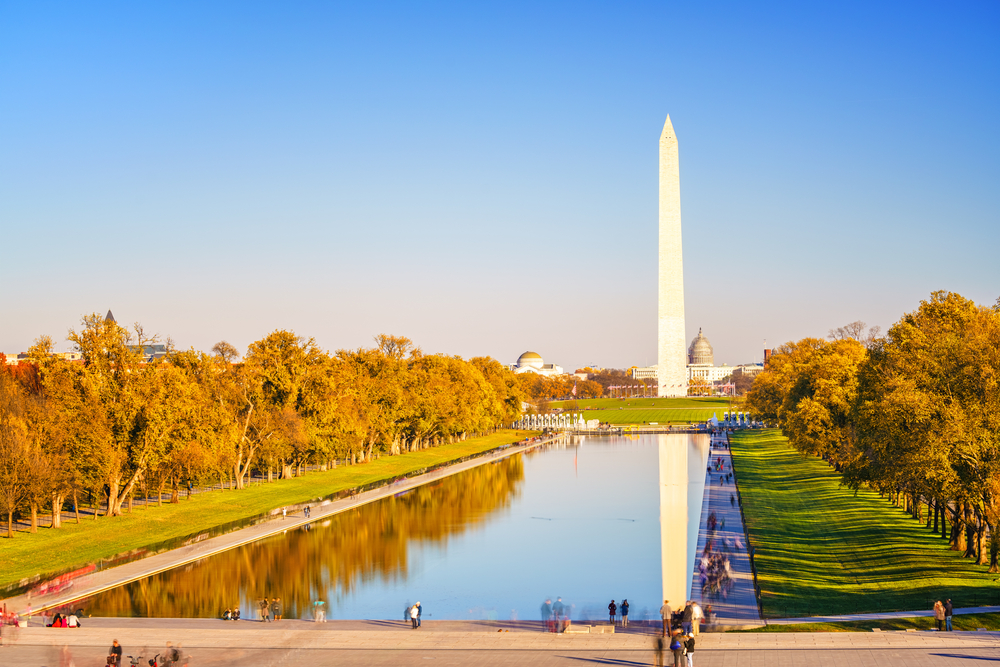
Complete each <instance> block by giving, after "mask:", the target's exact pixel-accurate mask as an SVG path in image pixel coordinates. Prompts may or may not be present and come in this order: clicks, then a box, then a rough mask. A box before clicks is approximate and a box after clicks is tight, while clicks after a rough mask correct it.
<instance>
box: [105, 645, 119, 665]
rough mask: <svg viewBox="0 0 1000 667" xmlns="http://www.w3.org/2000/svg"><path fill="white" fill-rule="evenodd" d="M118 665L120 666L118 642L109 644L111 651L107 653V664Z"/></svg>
mask: <svg viewBox="0 0 1000 667" xmlns="http://www.w3.org/2000/svg"><path fill="white" fill-rule="evenodd" d="M112 661H114V663H113V664H115V665H120V664H122V646H121V644H119V643H118V640H117V639H116V640H114V641H113V642H111V650H110V651H108V664H109V665H110V664H112Z"/></svg>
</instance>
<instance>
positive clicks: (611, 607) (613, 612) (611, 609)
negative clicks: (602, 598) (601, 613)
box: [608, 600, 618, 625]
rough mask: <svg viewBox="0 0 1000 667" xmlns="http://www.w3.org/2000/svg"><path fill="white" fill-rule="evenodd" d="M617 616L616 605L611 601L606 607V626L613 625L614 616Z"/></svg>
mask: <svg viewBox="0 0 1000 667" xmlns="http://www.w3.org/2000/svg"><path fill="white" fill-rule="evenodd" d="M617 615H618V605H616V604H615V601H614V600H612V601H611V604H609V605H608V625H614V624H615V616H617Z"/></svg>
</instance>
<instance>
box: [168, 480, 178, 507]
mask: <svg viewBox="0 0 1000 667" xmlns="http://www.w3.org/2000/svg"><path fill="white" fill-rule="evenodd" d="M170 483H171V484H170V486H171V488H170V504H171V505H176V504H177V503H179V502H180V501H181V490H180V489H179V488H178V487H177V478H176V477H174V478H172V479H171V480H170Z"/></svg>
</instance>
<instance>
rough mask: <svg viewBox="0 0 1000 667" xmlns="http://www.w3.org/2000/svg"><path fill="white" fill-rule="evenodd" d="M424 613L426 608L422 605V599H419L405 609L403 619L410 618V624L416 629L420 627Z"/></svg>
mask: <svg viewBox="0 0 1000 667" xmlns="http://www.w3.org/2000/svg"><path fill="white" fill-rule="evenodd" d="M423 613H424V608H423V607H421V606H420V600H417V604H415V605H408V606H407V607H406V609H405V610H404V611H403V620H404V621H406V620H409V621H410V626H411V627H412V628H413V629H414V630H416V629H417V628H419V627H420V616H421V615H422V614H423Z"/></svg>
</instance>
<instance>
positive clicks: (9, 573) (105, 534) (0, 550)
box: [0, 431, 536, 587]
mask: <svg viewBox="0 0 1000 667" xmlns="http://www.w3.org/2000/svg"><path fill="white" fill-rule="evenodd" d="M530 435H536V433H534V432H529V431H502V432H500V433H495V434H493V435H488V436H484V437H481V438H473V439H469V440H466V441H465V442H460V443H456V444H453V445H442V446H440V447H433V448H431V449H424V450H421V451H418V452H411V453H407V454H403V455H402V456H387V457H382V458H380V459H377V460H375V461H373V462H371V463H367V464H362V465H356V466H341V467H339V468H337V469H335V470H327V471H325V472H312V473H309V474H307V475H304V476H303V477H293V478H291V479H287V480H279V481H277V482H274V483H271V484H264V485H261V486H254V487H249V488H246V489H242V490H240V491H232V492H230V491H216V492H211V493H199V494H196V495H195V496H193V497H192V498H191V499H190V500H186V499H184V497H183V495H182V497H181V502H180V503H178V504H176V505H171V504H169V503H165V504H164V505H163V506H162V507H150V508H149V509H136V510H134V511H133V513H132V514H125V515H123V516H120V517H115V518H112V519H107V518H104V517H101V518H99V519H97V520H96V521H94V520H93V519H90V520H83V521H82V522H81V523H80V524H79V525H78V524H76V523H75V522H74V521H73V520H72V519H70V520H69V521H66V520H65V519H64V523H63V528H61V529H59V530H53V529H50V528H44V529H40V530H39V532H38V533H36V534H34V535H32V534H30V533H27V532H21V533H17V534H16V535H15V537H14V539H3V540H0V587H3V586H8V585H10V584H13V583H16V582H18V581H20V580H21V579H23V578H25V577H32V576H35V575H37V574H40V573H51V572H59V571H64V570H66V569H68V568H73V567H77V566H82V565H86V564H87V563H92V562H96V561H98V560H100V559H102V558H110V557H113V556H115V555H117V554H121V553H126V552H128V551H131V550H133V549H138V548H142V547H145V546H149V545H153V544H156V543H158V542H162V541H165V540H170V539H174V538H179V537H184V536H186V535H192V534H197V533H200V532H202V531H205V530H208V529H210V528H213V527H215V526H219V525H222V524H225V523H228V522H230V521H238V520H240V519H245V518H249V517H253V516H257V515H260V514H264V513H267V512H269V511H271V510H273V509H275V508H279V507H282V506H283V505H290V504H294V503H300V502H306V501H308V500H310V499H312V498H317V497H322V496H326V495H329V494H331V493H336V492H337V491H341V490H344V489H350V488H354V487H357V486H362V485H364V484H368V483H371V482H375V481H379V480H382V479H391V478H394V477H398V476H400V475H405V474H407V473H409V472H412V471H415V470H420V469H421V468H427V467H429V466H433V465H437V464H441V463H446V462H448V461H453V460H455V459H459V458H462V457H464V456H469V455H471V454H477V453H479V452H483V451H486V450H489V449H493V448H495V447H499V446H500V445H505V444H508V443H512V442H516V441H518V440H520V439H522V438H524V437H527V436H530ZM70 516H72V515H70Z"/></svg>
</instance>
